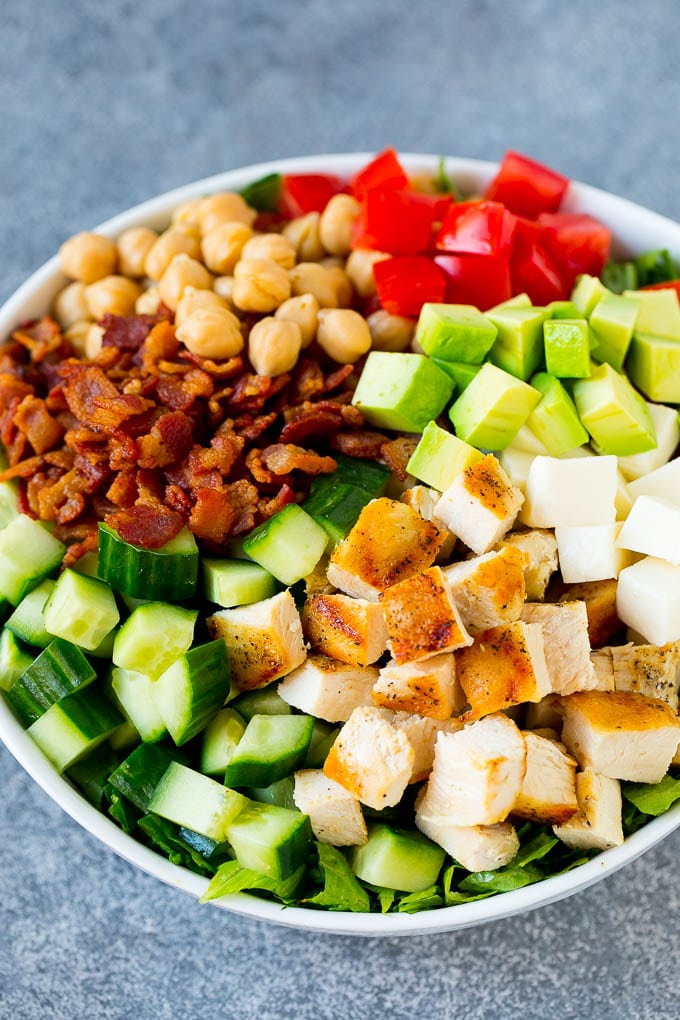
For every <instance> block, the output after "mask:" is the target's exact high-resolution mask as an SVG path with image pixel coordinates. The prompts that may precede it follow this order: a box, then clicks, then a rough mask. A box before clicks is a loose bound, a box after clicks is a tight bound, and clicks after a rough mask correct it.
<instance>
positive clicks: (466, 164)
mask: <svg viewBox="0 0 680 1020" xmlns="http://www.w3.org/2000/svg"><path fill="white" fill-rule="evenodd" d="M370 158H371V156H370V154H367V153H362V154H354V155H341V156H338V155H329V156H313V157H307V158H298V159H287V160H280V161H277V162H274V163H260V164H258V165H256V166H250V167H244V168H242V169H239V170H230V171H228V172H226V173H222V174H217V175H216V176H214V177H208V178H206V179H204V180H202V181H197V182H195V183H194V184H189V185H187V186H186V187H184V188H178V189H176V190H175V191H170V192H167V193H166V194H165V195H161V196H160V197H159V198H154V199H152V200H151V201H149V202H144V203H142V204H141V205H138V206H135V208H133V209H130V210H128V211H127V212H124V213H121V215H120V216H115V217H114V218H113V219H110V220H107V222H106V223H103V224H102V225H101V226H100V227H97V228H96V229H97V230H98V231H100V232H101V233H103V234H110V235H111V236H115V235H117V234H119V233H120V232H121V231H122V230H125V229H127V228H128V227H132V226H137V225H139V224H146V225H149V226H152V227H157V228H160V227H163V226H164V225H165V224H166V223H167V222H168V219H169V216H170V213H171V211H172V209H173V208H174V207H175V206H176V205H178V204H179V203H180V202H183V201H185V200H186V199H189V198H193V197H194V196H196V195H204V194H206V193H209V192H212V191H219V190H225V189H237V188H242V187H243V186H244V185H246V184H249V183H250V182H251V181H254V180H256V179H257V178H258V177H261V176H263V175H264V174H267V173H272V172H273V171H281V172H283V173H305V172H317V173H336V174H339V175H340V176H349V175H351V174H352V173H354V172H355V171H356V170H358V169H359V168H360V167H361V166H363V165H364V164H365V163H366V162H367V161H368V160H369V159H370ZM401 158H402V160H403V163H404V165H405V167H406V168H407V170H408V171H409V172H411V173H417V172H420V171H434V170H435V169H436V166H437V157H435V156H424V155H402V157H401ZM446 168H447V171H448V172H449V173H450V174H451V176H452V177H453V179H454V181H456V182H459V185H460V186H461V187H462V188H465V189H466V190H469V191H470V192H472V191H475V190H477V189H479V188H480V187H483V186H484V185H485V184H486V182H487V181H488V180H490V178H491V177H492V176H493V173H494V172H495V169H496V167H495V164H493V163H486V162H481V161H479V160H471V159H456V158H451V159H447V161H446ZM563 208H564V209H566V210H578V211H582V212H588V213H591V214H592V215H593V216H596V217H597V218H598V219H600V220H602V221H603V222H604V223H606V224H607V225H608V226H609V227H610V228H611V229H612V231H613V233H614V237H615V254H616V255H617V256H621V255H625V254H626V253H631V252H632V253H634V252H640V251H644V250H646V249H652V248H668V249H669V250H670V251H671V253H672V254H673V255H674V256H675V257H676V258H680V224H677V223H673V222H671V221H670V220H668V219H665V218H664V217H662V216H659V215H658V214H657V213H654V212H651V211H649V210H648V209H643V208H642V207H641V206H638V205H634V204H633V203H632V202H628V201H626V200H625V199H622V198H617V197H616V196H614V195H609V194H607V193H606V192H604V191H600V190H598V189H596V188H591V187H588V186H586V185H584V184H577V183H574V184H572V185H571V187H570V189H569V193H568V195H567V198H566V200H565V203H564V206H563ZM64 283H65V277H64V276H63V274H62V273H61V272H60V270H59V266H58V262H57V259H56V258H52V259H50V261H49V262H47V263H46V264H45V265H44V266H43V267H42V268H41V269H39V270H38V271H37V272H36V273H34V274H33V276H31V277H30V279H29V280H27V281H26V283H24V284H23V286H21V287H20V288H19V289H18V290H17V291H16V293H15V294H14V295H13V296H12V297H11V298H10V299H9V301H7V303H6V304H5V305H4V306H3V308H2V309H0V338H2V339H4V338H5V337H6V336H8V335H9V333H10V332H11V331H12V329H14V328H16V325H17V323H19V322H21V321H22V320H25V319H30V318H35V317H38V316H40V315H43V314H44V313H45V312H46V311H47V310H48V308H49V307H50V304H51V302H52V299H53V297H54V296H55V294H56V293H57V291H58V290H59V289H60V287H62V286H63V285H64ZM0 737H1V738H2V740H3V741H4V743H5V745H6V747H7V748H8V750H9V751H10V752H11V754H13V755H14V757H15V758H16V759H17V761H18V762H19V763H20V764H21V765H22V766H23V767H24V769H25V770H26V771H27V772H28V774H29V775H30V776H32V777H33V779H34V780H35V781H36V782H37V783H38V784H39V785H40V786H41V787H42V788H43V790H45V792H46V793H47V794H48V795H49V796H50V797H51V798H52V799H53V800H54V801H56V802H57V804H59V805H60V806H61V807H62V808H63V809H64V811H66V812H67V814H69V815H70V816H71V817H72V818H74V819H75V820H76V821H77V822H79V823H80V825H82V826H83V828H85V829H87V830H88V832H91V833H92V834H93V835H94V836H96V837H97V838H98V839H100V840H101V841H102V842H103V843H105V844H106V845H107V846H109V847H110V848H111V849H112V850H114V851H115V853H117V854H119V856H121V857H123V858H124V859H125V860H127V861H129V862H130V863H132V864H135V865H136V866H137V867H139V868H141V869H142V870H143V871H146V872H147V873H148V874H150V875H154V876H155V877H156V878H159V879H160V880H161V881H162V882H166V883H167V884H168V885H171V886H174V887H175V888H176V889H181V890H182V891H183V892H187V893H189V895H191V896H195V897H199V896H201V895H202V893H203V892H204V891H205V889H206V887H207V885H208V880H207V879H205V878H201V877H200V876H198V875H195V874H193V872H191V871H188V870H187V869H185V868H181V867H178V866H176V865H174V864H171V863H170V862H169V861H168V860H166V859H165V858H163V857H162V856H161V855H160V854H157V853H155V852H154V851H153V850H149V849H148V848H147V847H145V846H143V845H142V844H141V843H138V842H137V841H136V840H135V839H133V838H132V837H131V836H128V835H126V833H124V832H122V831H121V829H119V828H118V827H117V826H116V825H115V824H114V823H113V822H112V821H111V820H110V819H109V818H107V817H106V816H105V815H103V814H101V813H100V812H99V811H97V810H96V809H95V808H94V807H92V805H90V804H89V803H88V802H87V801H86V800H85V798H84V797H82V796H81V795H80V794H79V793H78V792H77V790H75V789H74V787H72V786H71V785H70V783H69V782H68V781H67V780H66V779H64V778H63V777H62V776H60V775H58V773H57V772H56V771H55V769H54V768H53V766H52V765H51V764H50V763H49V762H48V760H47V759H46V758H45V756H44V755H43V753H42V752H41V751H40V750H39V749H38V747H37V746H36V745H35V744H34V743H33V741H32V740H31V738H30V737H29V736H28V734H27V733H26V732H25V730H23V729H22V727H21V726H20V725H19V723H18V722H17V720H16V719H15V718H14V716H13V715H12V713H11V712H10V710H9V707H8V704H7V702H6V700H5V699H4V698H2V697H0ZM678 826H680V803H678V804H676V805H675V807H674V808H672V809H671V810H670V811H668V812H667V813H666V814H665V815H662V816H660V817H659V818H656V819H654V820H653V821H651V822H649V823H648V824H647V825H645V826H644V828H642V829H640V830H639V831H638V832H636V833H634V834H633V835H632V836H629V837H628V839H627V840H626V841H625V843H624V844H623V846H620V847H615V848H613V849H611V850H606V851H605V852H604V853H602V854H600V855H599V856H597V857H595V858H594V859H593V860H591V861H588V862H587V863H586V864H582V865H581V866H580V867H578V868H575V869H574V870H573V871H570V872H567V873H566V874H564V875H558V876H556V877H555V878H548V879H546V880H545V881H543V882H538V883H536V884H535V885H529V886H525V887H524V888H523V889H518V890H516V891H514V892H508V893H503V894H501V895H498V896H492V897H490V898H489V899H486V900H479V901H477V902H473V903H465V904H461V905H459V906H455V907H444V908H442V909H440V910H431V911H425V912H424V913H418V914H384V915H383V914H352V913H330V912H327V911H319V910H311V909H304V908H302V907H282V906H280V905H279V904H276V903H272V902H269V901H267V900H263V899H258V898H257V897H256V896H250V895H247V894H244V893H241V894H237V895H233V896H225V897H223V898H222V899H218V900H214V901H212V902H213V904H214V905H215V906H217V907H222V908H225V909H227V910H232V911H235V912H236V913H239V914H244V915H246V916H248V917H253V918H258V919H260V920H265V921H272V922H274V923H276V924H283V925H289V926H291V927H295V928H304V929H307V930H314V931H323V932H330V933H333V934H336V935H338V934H347V935H349V934H354V935H407V934H408V935H415V934H422V933H425V932H443V931H451V930H453V929H457V928H467V927H471V926H473V925H477V924H483V923H484V922H486V921H494V920H498V919H500V918H502V917H508V916H510V915H512V914H518V913H523V912H525V911H527V910H531V909H533V908H534V907H538V906H541V905H543V904H546V903H553V902H555V901H556V900H560V899H564V898H565V897H566V896H570V895H571V894H572V893H575V892H578V891H579V890H582V889H585V888H587V887H588V886H589V885H593V884H594V883H595V882H599V881H600V879H602V878H604V877H605V876H606V875H611V874H612V873H613V872H615V871H618V869H619V868H621V867H623V865H624V864H628V863H629V862H630V861H633V860H635V858H636V857H639V856H640V854H642V853H644V852H645V850H648V849H649V848H650V847H651V846H654V844H655V843H658V842H659V841H660V840H662V839H663V838H664V837H665V836H667V835H668V834H669V833H670V832H672V831H673V830H674V829H676V828H678Z"/></svg>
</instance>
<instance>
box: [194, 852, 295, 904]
mask: <svg viewBox="0 0 680 1020" xmlns="http://www.w3.org/2000/svg"><path fill="white" fill-rule="evenodd" d="M305 871H306V868H305V865H304V864H302V865H301V866H300V867H299V868H298V869H297V871H294V872H293V874H292V875H291V876H290V878H286V879H284V880H283V881H281V880H279V879H276V878H271V877H270V876H269V875H261V874H260V873H259V872H257V871H251V870H250V868H244V867H242V866H241V865H240V864H239V862H238V861H225V862H224V864H220V866H219V868H218V869H217V871H216V872H215V874H214V876H213V878H212V881H211V883H210V885H209V886H208V888H207V889H206V891H205V892H204V893H203V895H202V896H201V900H200V902H201V903H207V902H208V900H216V899H218V898H219V897H220V896H227V895H229V894H230V893H239V892H245V891H248V892H250V891H252V890H261V891H263V892H269V893H272V895H273V896H275V897H276V898H277V899H279V900H281V901H282V902H283V903H286V904H291V903H297V894H298V893H299V890H300V885H301V884H302V881H303V879H304V877H305Z"/></svg>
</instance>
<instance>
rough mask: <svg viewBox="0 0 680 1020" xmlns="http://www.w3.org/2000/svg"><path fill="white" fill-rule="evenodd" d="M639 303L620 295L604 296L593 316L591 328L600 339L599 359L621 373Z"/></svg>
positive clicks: (598, 343) (598, 344) (597, 349)
mask: <svg viewBox="0 0 680 1020" xmlns="http://www.w3.org/2000/svg"><path fill="white" fill-rule="evenodd" d="M639 310H640V302H639V301H638V300H636V299H635V298H626V297H622V296H621V295H620V294H605V296H604V297H603V298H601V299H600V301H598V303H597V304H596V305H595V308H594V309H593V311H592V312H591V313H590V320H589V322H590V329H591V331H592V333H593V334H594V336H595V339H596V340H597V348H596V351H597V360H598V361H606V362H607V364H608V365H611V366H612V368H615V369H616V371H617V372H620V371H621V370H622V368H623V363H624V361H625V359H626V354H627V352H628V347H629V345H630V342H631V340H632V338H633V330H634V329H635V322H636V320H637V317H638V312H639Z"/></svg>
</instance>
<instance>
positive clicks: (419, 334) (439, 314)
mask: <svg viewBox="0 0 680 1020" xmlns="http://www.w3.org/2000/svg"><path fill="white" fill-rule="evenodd" d="M415 339H416V341H417V343H419V344H420V346H421V347H422V349H423V350H424V351H425V353H426V354H429V355H430V356H431V357H433V358H443V359H444V360H445V361H465V362H467V363H468V364H471V365H480V364H481V363H482V362H483V361H484V358H485V357H486V355H487V354H488V353H489V351H490V350H491V347H492V345H493V342H494V340H495V339H496V327H495V325H494V324H493V322H492V321H491V319H490V318H488V317H487V316H486V315H483V314H482V313H481V312H480V311H479V309H478V308H475V307H474V305H444V304H434V303H432V302H429V301H428V302H426V303H425V304H424V305H423V307H422V310H421V312H420V316H419V318H418V325H417V326H416V334H415Z"/></svg>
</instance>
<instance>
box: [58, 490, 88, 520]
mask: <svg viewBox="0 0 680 1020" xmlns="http://www.w3.org/2000/svg"><path fill="white" fill-rule="evenodd" d="M84 509H85V497H84V496H83V494H82V492H74V493H73V495H71V496H69V498H68V499H67V500H66V502H65V503H62V505H61V508H60V509H59V513H58V515H57V523H58V524H70V523H71V521H74V520H75V519H76V517H80V515H81V514H82V512H83V510H84Z"/></svg>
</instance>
